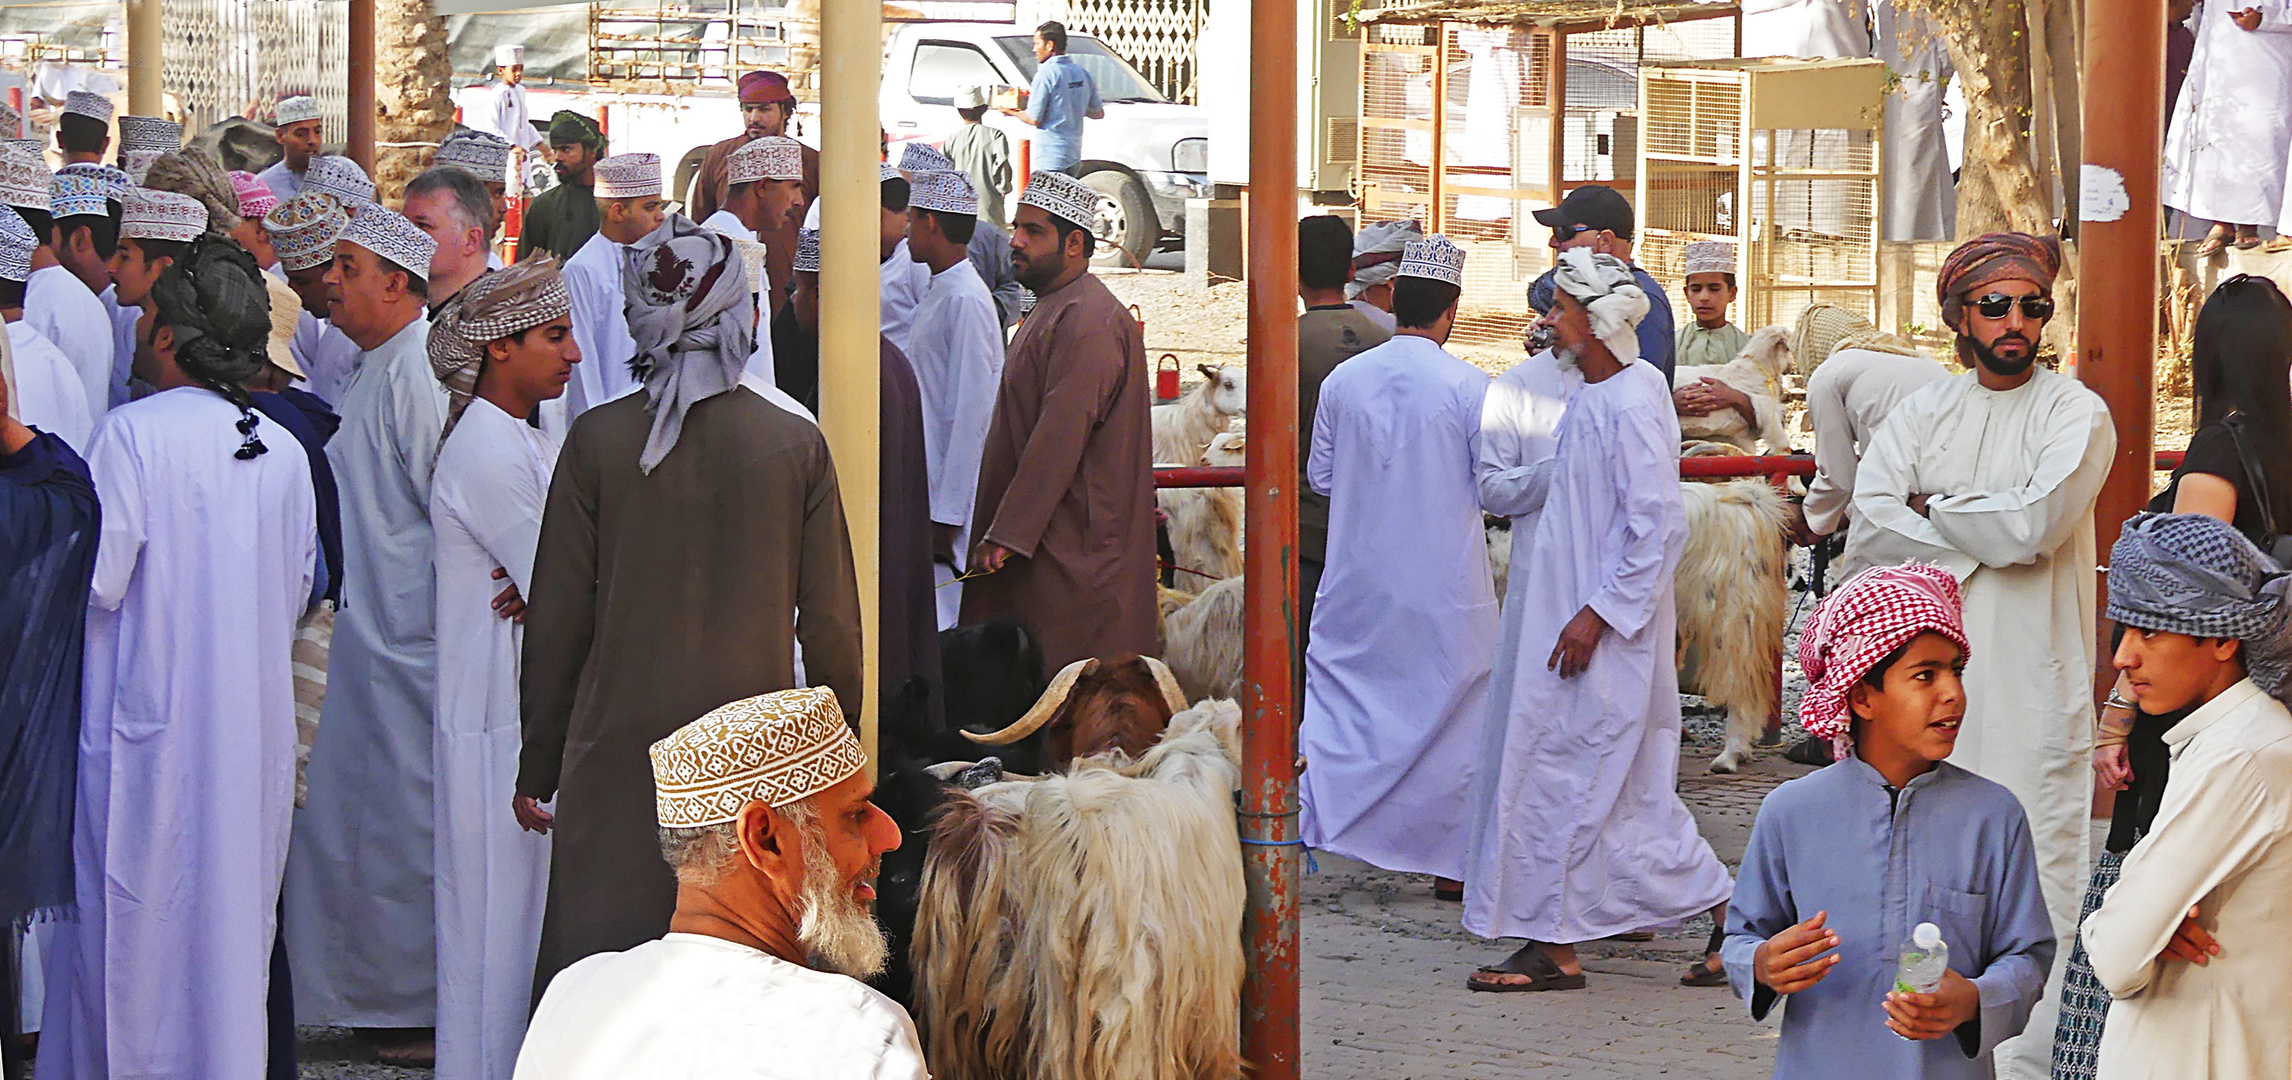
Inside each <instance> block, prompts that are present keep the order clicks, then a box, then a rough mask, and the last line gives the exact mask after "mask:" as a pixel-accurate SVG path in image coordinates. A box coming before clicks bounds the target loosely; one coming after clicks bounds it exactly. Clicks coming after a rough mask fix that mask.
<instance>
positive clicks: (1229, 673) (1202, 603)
mask: <svg viewBox="0 0 2292 1080" xmlns="http://www.w3.org/2000/svg"><path fill="white" fill-rule="evenodd" d="M1162 627H1163V638H1162V640H1163V642H1164V644H1163V647H1162V662H1163V663H1165V664H1168V665H1170V673H1171V674H1172V675H1175V676H1177V677H1178V687H1179V689H1181V690H1184V691H1185V692H1186V696H1187V697H1188V698H1190V699H1193V700H1196V701H1200V700H1202V699H1204V698H1238V697H1240V696H1241V691H1242V579H1241V578H1239V577H1230V578H1227V579H1225V580H1224V581H1221V582H1218V583H1217V584H1215V585H1212V586H1210V587H1209V588H1207V589H1204V590H1202V593H1201V595H1199V596H1196V597H1194V598H1193V599H1192V600H1191V601H1189V602H1188V603H1187V604H1186V605H1185V606H1183V607H1180V608H1178V609H1177V610H1175V611H1172V612H1170V613H1169V614H1168V615H1166V616H1164V617H1163V621H1162ZM1299 707H1300V708H1302V707H1303V703H1302V702H1300V703H1299Z"/></svg>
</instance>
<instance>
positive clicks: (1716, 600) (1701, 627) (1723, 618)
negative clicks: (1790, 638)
mask: <svg viewBox="0 0 2292 1080" xmlns="http://www.w3.org/2000/svg"><path fill="white" fill-rule="evenodd" d="M1679 491H1680V495H1681V497H1682V499H1683V500H1684V501H1685V502H1686V504H1687V550H1686V551H1685V552H1684V553H1683V554H1681V555H1680V557H1679V570H1678V571H1677V574H1676V576H1675V577H1674V578H1673V586H1672V587H1673V589H1674V591H1675V596H1676V599H1677V602H1678V605H1679V662H1680V664H1681V666H1682V668H1683V669H1684V668H1685V666H1686V664H1687V661H1688V658H1689V654H1690V653H1692V654H1693V657H1694V661H1695V665H1694V666H1695V670H1694V672H1693V675H1694V681H1695V686H1694V687H1687V686H1682V687H1681V689H1682V690H1687V691H1689V692H1691V693H1701V694H1702V695H1703V697H1704V699H1705V700H1707V701H1709V702H1711V703H1712V704H1714V705H1718V706H1722V707H1724V708H1725V709H1726V710H1727V745H1726V748H1725V749H1723V750H1721V751H1720V753H1719V756H1717V757H1715V758H1713V759H1711V771H1712V772H1715V773H1731V772H1734V771H1735V770H1737V769H1739V768H1741V767H1742V765H1743V762H1745V761H1747V760H1749V759H1750V756H1751V745H1752V743H1753V742H1755V741H1756V740H1757V739H1758V737H1759V733H1760V731H1761V729H1763V728H1764V727H1765V726H1766V723H1767V718H1768V717H1769V716H1772V715H1774V712H1775V707H1776V704H1777V702H1776V700H1775V690H1776V687H1775V665H1776V663H1778V662H1779V661H1780V660H1781V658H1782V648H1783V622H1784V619H1785V617H1786V608H1787V607H1788V605H1789V593H1788V592H1787V591H1786V588H1787V587H1786V584H1785V581H1784V561H1785V558H1786V556H1787V555H1788V554H1789V547H1788V544H1787V542H1786V540H1785V539H1784V530H1785V529H1786V528H1788V527H1789V522H1790V513H1789V509H1788V507H1786V506H1785V505H1784V502H1783V496H1782V493H1781V492H1778V491H1776V490H1775V488H1774V486H1773V485H1772V484H1769V483H1767V482H1766V481H1764V480H1736V481H1732V482H1730V483H1725V484H1704V483H1683V484H1681V485H1679Z"/></svg>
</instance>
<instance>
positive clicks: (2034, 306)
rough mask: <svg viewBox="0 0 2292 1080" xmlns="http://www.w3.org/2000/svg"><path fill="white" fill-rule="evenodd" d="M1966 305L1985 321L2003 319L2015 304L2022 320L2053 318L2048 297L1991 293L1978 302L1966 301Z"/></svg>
mask: <svg viewBox="0 0 2292 1080" xmlns="http://www.w3.org/2000/svg"><path fill="white" fill-rule="evenodd" d="M1968 303H1970V304H1972V305H1973V309H1974V310H1975V311H1979V312H1981V313H1982V318H1985V319H2002V318H2005V317H2006V312H2009V311H2012V310H2013V306H2014V304H2016V303H2019V304H2020V305H2021V314H2022V317H2023V318H2027V319H2050V318H2052V317H2053V298H2052V297H2050V296H2019V297H2016V296H2007V295H2005V294H2004V293H1991V294H1989V295H1988V296H1985V297H1982V298H1981V299H1979V300H1972V301H1968Z"/></svg>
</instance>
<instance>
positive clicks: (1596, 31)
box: [1357, 0, 1737, 359]
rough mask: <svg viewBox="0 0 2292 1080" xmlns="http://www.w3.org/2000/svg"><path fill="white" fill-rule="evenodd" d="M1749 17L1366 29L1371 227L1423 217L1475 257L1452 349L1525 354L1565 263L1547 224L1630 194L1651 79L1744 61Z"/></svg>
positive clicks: (1561, 18) (1650, 12)
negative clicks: (1537, 284) (1538, 300)
mask: <svg viewBox="0 0 2292 1080" xmlns="http://www.w3.org/2000/svg"><path fill="white" fill-rule="evenodd" d="M1516 9H1517V10H1516ZM1735 12H1736V8H1734V7H1733V6H1732V5H1722V4H1705V5H1683V6H1681V7H1680V8H1679V9H1673V8H1665V7H1661V6H1659V5H1653V4H1646V3H1641V4H1627V5H1621V6H1619V5H1616V4H1614V3H1597V4H1577V3H1566V2H1558V0H1546V2H1542V3H1536V4H1531V5H1527V6H1520V5H1512V6H1497V5H1474V4H1466V3H1449V4H1444V5H1441V6H1440V7H1437V8H1407V9H1384V10H1379V11H1376V12H1374V13H1372V14H1370V15H1367V16H1364V22H1365V24H1366V25H1364V26H1363V28H1362V37H1361V120H1360V164H1359V168H1358V172H1357V177H1358V180H1357V186H1358V189H1359V190H1358V192H1357V194H1358V196H1359V205H1360V207H1361V220H1363V221H1396V220H1403V219H1410V218H1413V219H1416V220H1418V221H1420V222H1422V223H1423V224H1424V227H1425V229H1426V231H1427V232H1441V233H1445V234H1446V235H1447V236H1448V237H1449V239H1451V240H1453V241H1455V242H1456V243H1457V244H1458V245H1460V246H1462V247H1463V248H1464V249H1465V250H1466V253H1467V257H1466V260H1465V286H1464V296H1463V299H1462V301H1461V310H1460V312H1459V318H1458V322H1457V328H1456V331H1455V332H1454V334H1453V335H1452V336H1451V338H1450V341H1451V347H1452V348H1455V349H1459V350H1460V351H1465V352H1472V351H1476V350H1493V351H1494V352H1496V353H1499V354H1501V355H1503V356H1504V357H1505V358H1506V359H1510V358H1512V357H1515V356H1516V355H1517V353H1518V349H1519V342H1520V337H1521V331H1522V330H1523V329H1525V328H1526V326H1527V324H1528V323H1529V322H1530V321H1531V320H1533V319H1534V317H1535V315H1534V312H1532V311H1531V310H1530V309H1529V307H1528V303H1527V289H1528V285H1529V283H1530V282H1532V281H1533V280H1534V279H1535V278H1536V277H1537V276H1538V275H1539V274H1541V273H1543V272H1544V270H1545V269H1546V268H1548V267H1549V266H1550V265H1551V262H1552V255H1551V250H1550V245H1549V238H1550V235H1551V233H1550V230H1548V229H1546V228H1544V227H1543V226H1541V225H1539V224H1537V222H1536V220H1535V218H1534V213H1535V211H1537V210H1540V209H1544V208H1546V207H1549V206H1553V205H1556V204H1557V203H1558V202H1559V200H1560V199H1561V198H1562V197H1563V196H1565V195H1566V193H1567V192H1568V191H1570V190H1573V189H1574V188H1577V187H1581V186H1583V185H1585V184H1607V185H1610V186H1613V187H1615V188H1617V189H1619V190H1623V191H1630V190H1632V188H1633V186H1634V184H1635V177H1636V170H1637V167H1638V164H1639V140H1640V100H1639V88H1638V84H1639V71H1640V68H1641V65H1642V64H1643V63H1646V62H1650V61H1654V60H1676V59H1681V58H1685V57H1706V58H1716V57H1724V56H1732V55H1734V54H1735V52H1736V29H1735V23H1736V21H1737V20H1736V18H1735ZM1479 13H1485V14H1486V16H1487V17H1486V18H1485V19H1484V18H1480V17H1478V15H1479ZM1635 20H1637V21H1635ZM1436 160H1437V161H1438V162H1439V163H1440V167H1439V168H1437V169H1436V168H1435V167H1434V162H1435V161H1436Z"/></svg>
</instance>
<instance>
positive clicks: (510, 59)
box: [493, 45, 525, 67]
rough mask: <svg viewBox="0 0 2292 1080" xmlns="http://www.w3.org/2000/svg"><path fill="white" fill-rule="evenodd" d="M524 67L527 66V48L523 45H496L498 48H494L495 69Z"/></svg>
mask: <svg viewBox="0 0 2292 1080" xmlns="http://www.w3.org/2000/svg"><path fill="white" fill-rule="evenodd" d="M524 65H525V46H523V45H496V46H494V47H493V66H495V67H523V66H524Z"/></svg>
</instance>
